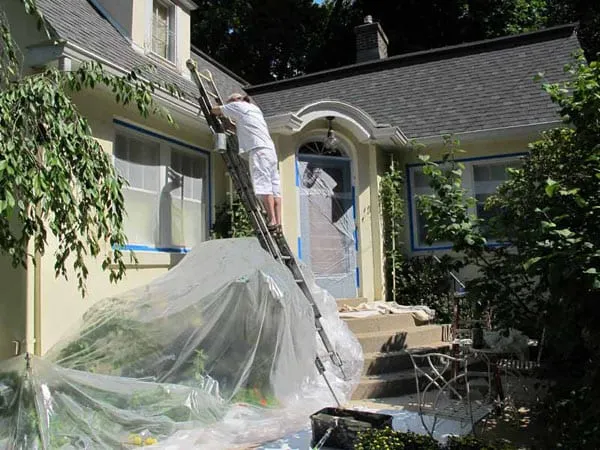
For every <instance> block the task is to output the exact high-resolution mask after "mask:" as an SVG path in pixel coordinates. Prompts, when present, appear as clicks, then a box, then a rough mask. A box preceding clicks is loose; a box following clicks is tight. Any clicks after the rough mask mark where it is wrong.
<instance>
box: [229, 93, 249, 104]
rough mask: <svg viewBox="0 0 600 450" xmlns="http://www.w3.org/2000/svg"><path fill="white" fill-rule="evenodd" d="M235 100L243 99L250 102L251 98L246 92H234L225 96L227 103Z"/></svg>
mask: <svg viewBox="0 0 600 450" xmlns="http://www.w3.org/2000/svg"><path fill="white" fill-rule="evenodd" d="M237 100H243V101H245V102H248V103H251V102H252V99H251V98H250V96H249V95H247V94H240V93H238V92H234V93H233V94H231V95H229V97H228V98H227V103H229V102H235V101H237Z"/></svg>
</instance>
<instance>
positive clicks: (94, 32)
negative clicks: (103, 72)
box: [37, 0, 245, 101]
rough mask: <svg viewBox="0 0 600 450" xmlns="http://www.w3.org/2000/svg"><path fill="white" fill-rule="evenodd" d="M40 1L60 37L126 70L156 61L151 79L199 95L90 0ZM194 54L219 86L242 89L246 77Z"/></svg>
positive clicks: (41, 7)
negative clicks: (137, 45)
mask: <svg viewBox="0 0 600 450" xmlns="http://www.w3.org/2000/svg"><path fill="white" fill-rule="evenodd" d="M37 5H38V8H39V9H40V10H41V12H42V14H43V15H44V17H45V18H46V20H47V21H48V22H49V23H50V25H51V26H52V28H54V30H56V32H57V33H58V35H59V37H61V38H63V39H66V40H67V41H68V42H72V43H74V44H77V45H78V46H80V47H82V48H84V49H86V50H89V51H90V52H92V53H94V54H95V55H97V56H100V57H102V58H104V59H107V60H109V61H111V62H113V63H115V64H117V65H119V66H121V67H123V68H124V69H126V70H131V69H133V68H135V67H139V66H144V65H148V64H153V65H154V66H155V67H156V72H155V73H153V74H151V75H149V77H148V78H150V79H151V80H152V81H155V82H164V83H169V84H174V85H176V86H178V87H179V88H180V89H181V90H182V91H183V93H184V94H185V96H186V98H188V99H189V100H190V101H195V100H194V99H195V98H196V97H197V96H198V90H197V88H196V86H195V85H194V83H192V82H191V81H189V80H187V79H185V78H183V77H182V76H181V75H180V74H179V73H177V72H176V71H175V70H173V69H170V68H168V67H166V66H163V65H161V64H158V63H156V62H154V61H153V60H151V59H150V58H147V57H145V56H144V55H141V54H140V53H138V52H136V51H135V50H134V49H133V47H132V44H131V42H130V41H129V40H128V39H127V38H125V37H124V36H123V35H122V34H120V33H119V32H118V31H117V29H116V28H115V27H113V25H112V24H111V23H110V22H109V21H108V20H107V19H106V18H105V17H104V16H102V14H100V12H98V11H97V10H96V9H95V8H94V7H93V6H92V5H91V4H90V3H89V2H88V1H87V0H37ZM192 58H193V59H194V60H196V62H197V63H198V67H199V69H209V70H210V71H211V72H212V74H213V76H214V77H215V79H216V81H217V83H218V85H219V86H221V85H223V86H227V87H229V88H230V89H232V90H237V91H240V90H242V82H243V80H241V78H239V77H236V76H235V75H233V74H231V73H230V72H229V71H226V69H223V68H222V67H220V66H219V65H218V63H216V62H215V61H214V60H212V59H210V58H208V57H206V55H203V54H202V53H201V52H196V53H195V54H192ZM243 84H245V83H243ZM223 94H224V95H225V93H223Z"/></svg>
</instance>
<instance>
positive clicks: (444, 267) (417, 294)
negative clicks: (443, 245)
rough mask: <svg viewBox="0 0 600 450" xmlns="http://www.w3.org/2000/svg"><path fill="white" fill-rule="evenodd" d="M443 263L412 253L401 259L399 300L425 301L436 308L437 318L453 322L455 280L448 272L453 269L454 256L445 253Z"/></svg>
mask: <svg viewBox="0 0 600 450" xmlns="http://www.w3.org/2000/svg"><path fill="white" fill-rule="evenodd" d="M441 261H442V262H441V263H439V262H437V261H435V260H434V259H433V257H431V256H425V257H413V258H411V259H407V260H405V261H402V263H401V264H400V268H399V270H398V271H397V273H396V276H397V286H398V288H397V291H398V293H397V296H396V299H395V300H396V302H398V303H399V304H401V305H426V306H429V307H430V308H433V309H435V311H436V321H437V322H440V323H450V322H452V307H453V296H452V290H453V287H452V282H451V280H450V277H449V275H448V272H449V271H450V270H453V265H452V262H451V259H450V258H449V257H447V256H444V257H442V259H441Z"/></svg>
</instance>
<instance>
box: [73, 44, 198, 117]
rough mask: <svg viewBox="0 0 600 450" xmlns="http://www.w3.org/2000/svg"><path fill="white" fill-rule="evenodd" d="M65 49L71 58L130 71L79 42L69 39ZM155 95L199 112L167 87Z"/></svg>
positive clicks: (194, 113)
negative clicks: (89, 60) (75, 42)
mask: <svg viewBox="0 0 600 450" xmlns="http://www.w3.org/2000/svg"><path fill="white" fill-rule="evenodd" d="M65 49H66V51H65V52H64V55H65V56H67V57H69V58H72V59H76V60H79V61H85V59H86V57H87V58H89V59H93V60H95V61H97V62H99V63H100V64H102V65H103V66H105V67H109V68H111V69H113V70H114V71H116V73H117V74H118V75H127V74H128V73H129V72H130V71H129V70H127V69H125V68H124V67H122V66H119V65H118V64H115V63H114V62H112V61H110V60H108V59H106V58H103V57H101V56H98V55H96V54H95V53H93V52H90V51H89V50H86V49H84V48H83V47H80V46H78V45H77V44H74V43H72V42H69V41H67V42H66V43H65ZM82 56H83V57H82ZM148 81H149V80H148ZM154 95H155V96H157V97H158V98H159V99H161V100H163V101H164V102H166V103H170V104H172V105H173V106H174V107H175V108H178V109H180V110H181V111H182V112H185V113H186V114H191V115H197V114H198V111H199V107H197V106H195V104H194V103H192V102H190V101H187V100H185V99H176V98H174V97H173V96H172V95H171V94H170V93H169V92H168V91H167V90H166V89H163V88H160V87H159V88H158V89H157V90H156V91H155V92H154Z"/></svg>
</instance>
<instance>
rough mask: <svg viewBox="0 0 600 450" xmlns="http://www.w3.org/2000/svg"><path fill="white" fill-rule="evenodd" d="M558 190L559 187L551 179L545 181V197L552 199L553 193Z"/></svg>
mask: <svg viewBox="0 0 600 450" xmlns="http://www.w3.org/2000/svg"><path fill="white" fill-rule="evenodd" d="M559 188H560V185H559V184H558V183H557V182H556V181H554V180H553V179H551V178H548V179H547V180H546V195H547V196H548V197H552V196H553V195H554V193H555V192H556V191H557V190H558V189H559Z"/></svg>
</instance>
